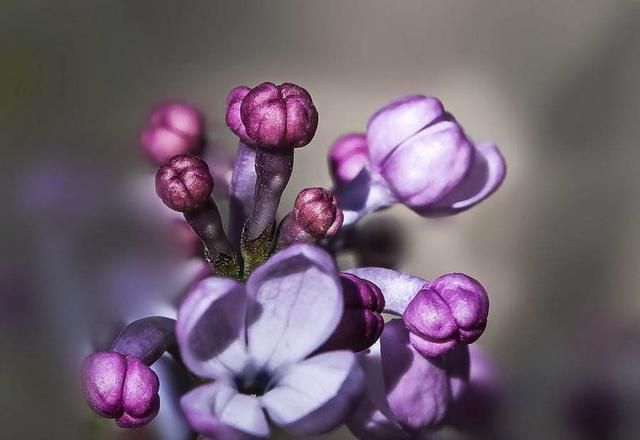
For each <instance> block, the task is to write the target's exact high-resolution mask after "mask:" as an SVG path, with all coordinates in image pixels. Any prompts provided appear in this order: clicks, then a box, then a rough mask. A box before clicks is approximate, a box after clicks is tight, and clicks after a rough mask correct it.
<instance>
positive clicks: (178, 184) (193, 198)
mask: <svg viewBox="0 0 640 440" xmlns="http://www.w3.org/2000/svg"><path fill="white" fill-rule="evenodd" d="M212 191H213V177H211V174H210V173H209V167H208V166H207V163H206V162H205V161H204V160H202V159H200V158H199V157H198V156H194V155H192V154H184V155H180V156H174V157H172V158H171V159H170V160H169V161H168V162H167V163H165V164H164V165H162V166H161V167H160V168H159V169H158V172H157V173H156V193H157V194H158V197H160V199H161V200H162V201H163V202H164V204H165V205H167V207H169V208H171V209H173V210H174V211H180V212H184V211H192V210H195V209H197V208H198V207H200V206H202V205H203V204H204V203H205V202H207V201H208V200H209V198H210V196H211V192H212Z"/></svg>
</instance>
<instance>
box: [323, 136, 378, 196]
mask: <svg viewBox="0 0 640 440" xmlns="http://www.w3.org/2000/svg"><path fill="white" fill-rule="evenodd" d="M368 167H369V151H368V149H367V137H366V135H365V134H363V133H350V134H346V135H344V136H341V137H340V138H338V139H337V140H336V141H335V142H334V143H333V145H332V146H331V149H330V150H329V169H330V170H331V177H333V180H334V182H335V183H336V185H340V184H342V183H346V182H349V181H351V180H353V179H355V178H356V176H357V175H358V174H360V171H362V169H363V168H368Z"/></svg>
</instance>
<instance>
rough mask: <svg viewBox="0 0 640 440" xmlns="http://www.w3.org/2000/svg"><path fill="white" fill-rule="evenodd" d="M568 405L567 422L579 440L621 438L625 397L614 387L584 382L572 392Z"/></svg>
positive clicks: (602, 383)
mask: <svg viewBox="0 0 640 440" xmlns="http://www.w3.org/2000/svg"><path fill="white" fill-rule="evenodd" d="M565 405H566V407H565V408H564V413H565V414H564V415H565V417H566V423H567V425H568V427H569V428H570V429H571V431H573V432H574V433H575V434H577V435H579V436H580V437H579V438H581V439H585V440H596V439H598V440H610V439H614V438H618V437H617V431H618V430H619V427H620V422H621V418H622V411H621V410H622V408H621V396H620V395H619V393H618V391H617V390H616V389H615V388H614V387H613V386H612V385H611V384H607V383H604V382H588V383H583V384H581V385H580V386H577V387H575V388H574V389H573V390H572V391H571V393H570V394H569V396H568V398H567V401H566V402H565Z"/></svg>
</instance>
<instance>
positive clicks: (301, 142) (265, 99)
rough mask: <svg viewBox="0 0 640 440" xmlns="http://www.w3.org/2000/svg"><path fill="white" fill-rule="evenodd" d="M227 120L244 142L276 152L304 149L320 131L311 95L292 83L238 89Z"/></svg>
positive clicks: (229, 101) (232, 96)
mask: <svg viewBox="0 0 640 440" xmlns="http://www.w3.org/2000/svg"><path fill="white" fill-rule="evenodd" d="M226 120H227V125H228V126H229V128H231V130H232V131H233V132H234V133H235V134H236V135H237V136H238V137H239V138H240V140H241V141H242V142H244V143H247V144H253V145H255V144H257V145H260V146H262V147H264V148H269V149H275V150H282V149H290V148H298V147H304V146H305V145H307V144H308V143H309V142H311V139H312V138H313V136H314V135H315V133H316V129H317V128H318V112H317V110H316V108H315V106H314V105H313V101H312V100H311V95H309V93H308V92H307V91H306V90H305V89H304V88H302V87H300V86H297V85H295V84H291V83H284V84H281V85H279V86H276V85H275V84H273V83H270V82H264V83H262V84H260V85H258V86H256V87H254V88H253V89H249V88H248V87H245V86H241V87H236V88H235V89H233V90H232V91H231V92H230V93H229V96H228V97H227V116H226Z"/></svg>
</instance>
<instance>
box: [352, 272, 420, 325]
mask: <svg viewBox="0 0 640 440" xmlns="http://www.w3.org/2000/svg"><path fill="white" fill-rule="evenodd" d="M345 272H347V273H352V274H354V275H356V276H358V277H360V278H364V279H365V280H368V281H371V282H372V283H373V284H375V285H376V286H378V287H379V288H380V290H381V291H382V295H383V296H384V301H385V306H384V312H385V313H391V314H394V315H399V316H400V315H402V314H403V313H404V311H405V309H406V308H407V305H409V302H411V300H412V299H413V298H414V297H415V296H416V294H417V293H418V292H419V291H420V289H422V287H423V286H424V285H425V284H428V283H429V281H427V280H424V279H422V278H419V277H416V276H413V275H409V274H406V273H403V272H398V271H395V270H393V269H383V268H380V267H361V268H357V269H349V270H345Z"/></svg>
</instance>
